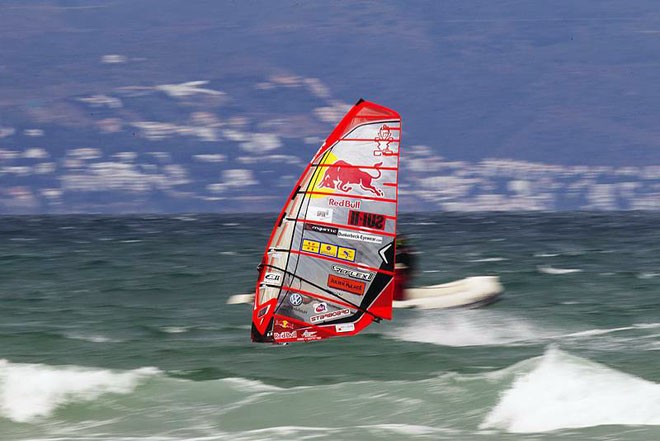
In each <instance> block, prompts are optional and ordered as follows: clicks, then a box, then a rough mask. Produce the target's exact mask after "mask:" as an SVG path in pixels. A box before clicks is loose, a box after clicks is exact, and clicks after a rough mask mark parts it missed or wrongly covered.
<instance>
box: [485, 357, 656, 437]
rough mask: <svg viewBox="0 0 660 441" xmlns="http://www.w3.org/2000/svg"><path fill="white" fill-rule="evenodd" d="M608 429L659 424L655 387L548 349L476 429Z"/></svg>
mask: <svg viewBox="0 0 660 441" xmlns="http://www.w3.org/2000/svg"><path fill="white" fill-rule="evenodd" d="M612 424H616V425H660V385H659V384H656V383H652V382H650V381H647V380H643V379H641V378H638V377H635V376H633V375H629V374H626V373H624V372H619V371H616V370H614V369H611V368H609V367H606V366H603V365H600V364H598V363H594V362H591V361H588V360H584V359H581V358H578V357H574V356H571V355H568V354H566V353H564V352H562V351H559V350H558V349H554V348H551V349H549V350H548V351H547V352H546V354H545V355H544V356H543V357H542V359H541V360H540V362H539V363H538V365H537V366H536V367H535V368H534V369H532V370H531V371H530V372H528V373H526V374H524V375H521V376H519V377H518V378H517V379H516V380H515V381H514V382H513V384H512V385H511V387H510V388H509V389H508V390H506V391H505V392H504V393H503V394H502V395H501V397H500V400H499V402H498V403H497V405H496V406H495V408H494V409H493V410H492V411H491V412H490V413H489V414H488V415H487V417H486V419H485V420H484V422H483V423H482V424H481V426H480V428H481V429H489V428H495V429H501V430H505V431H507V432H513V433H533V432H548V431H553V430H559V429H568V428H581V427H592V426H599V425H612Z"/></svg>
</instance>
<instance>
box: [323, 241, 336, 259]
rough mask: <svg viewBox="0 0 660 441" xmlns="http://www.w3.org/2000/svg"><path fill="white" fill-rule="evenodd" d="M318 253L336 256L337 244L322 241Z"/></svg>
mask: <svg viewBox="0 0 660 441" xmlns="http://www.w3.org/2000/svg"><path fill="white" fill-rule="evenodd" d="M320 253H321V254H323V255H324V256H330V257H337V245H332V244H330V243H322V244H321V251H320Z"/></svg>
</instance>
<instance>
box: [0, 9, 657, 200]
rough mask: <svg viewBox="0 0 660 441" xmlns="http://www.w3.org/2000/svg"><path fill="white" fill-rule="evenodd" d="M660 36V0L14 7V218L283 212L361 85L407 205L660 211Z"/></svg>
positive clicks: (9, 87)
mask: <svg viewBox="0 0 660 441" xmlns="http://www.w3.org/2000/svg"><path fill="white" fill-rule="evenodd" d="M659 36H660V10H658V9H657V5H656V2H653V1H650V0H648V1H633V2H619V1H601V2H591V1H553V2H529V1H501V2H492V1H485V0H484V1H470V2H465V1H442V2H436V1H419V2H399V1H379V2H367V1H364V2H299V1H278V2H270V1H225V2H218V1H211V0H208V1H202V0H199V1H194V2H191V1H183V0H141V1H132V0H113V1H100V0H61V1H58V0H41V1H40V0H35V1H30V2H25V1H19V0H6V1H4V2H2V4H0V213H22V212H53V213H54V212H70V211H82V212H88V211H93V212H134V211H159V212H160V211H271V210H277V209H278V208H279V206H280V205H281V203H282V200H283V198H284V197H286V194H288V192H289V191H290V188H291V186H292V185H293V183H294V181H295V179H296V178H297V176H298V175H299V173H300V172H301V170H302V168H303V166H304V164H305V163H306V162H307V161H308V160H309V158H310V157H311V156H312V155H313V153H314V152H315V151H316V149H317V148H318V146H319V144H320V142H321V141H322V139H323V138H324V137H325V136H326V135H327V134H328V132H329V131H330V130H331V128H332V127H333V125H334V124H335V123H336V122H337V121H338V119H339V118H340V117H341V116H342V114H343V112H345V110H346V109H347V108H348V107H349V106H350V104H352V103H353V102H355V101H356V100H357V99H358V98H360V97H364V98H366V99H370V100H373V101H376V102H379V103H382V104H385V105H387V106H390V107H393V108H395V109H397V110H398V111H399V112H400V113H401V115H402V116H403V126H404V132H403V140H404V143H403V146H402V151H403V155H404V156H403V164H404V170H403V173H402V182H401V183H402V191H401V196H402V200H401V202H402V208H403V209H406V210H419V209H451V210H471V209H506V210H509V209H511V210H520V209H523V210H528V209H543V210H555V209H580V208H583V209H584V208H586V209H617V208H623V209H660V148H659V143H660V141H658V140H659V139H660V133H659V132H660V129H659V128H658V126H657V123H656V122H657V120H658V114H659V113H660V99H659V98H660V97H659V96H658V95H659V94H660V92H659V89H658V88H657V87H656V83H657V72H656V69H655V67H656V66H655V63H656V61H655V59H656V58H657V57H656V54H657V53H658V51H659V50H660V37H659Z"/></svg>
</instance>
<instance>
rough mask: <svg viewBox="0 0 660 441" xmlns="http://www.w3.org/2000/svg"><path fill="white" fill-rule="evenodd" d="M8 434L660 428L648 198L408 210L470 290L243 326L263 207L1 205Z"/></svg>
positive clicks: (380, 436)
mask: <svg viewBox="0 0 660 441" xmlns="http://www.w3.org/2000/svg"><path fill="white" fill-rule="evenodd" d="M0 220H1V221H2V222H0V359H2V360H1V361H0V439H2V440H32V439H34V440H37V439H38V440H45V439H50V440H55V439H57V440H69V439H71V440H141V439H149V440H184V439H186V440H187V439H204V440H270V439H272V440H287V441H289V440H299V439H315V440H355V439H360V440H390V439H391V440H401V439H428V440H472V439H475V438H479V439H484V440H528V439H539V440H557V439H562V440H563V439H566V440H601V439H608V440H626V441H628V440H644V441H646V440H655V439H660V232H658V228H657V225H658V223H659V222H658V221H659V220H660V213H613V214H596V213H567V214H548V213H538V214H472V215H457V214H437V215H406V216H404V217H403V219H402V221H401V223H400V227H399V229H400V231H402V232H404V233H407V234H408V235H409V236H410V237H411V238H412V241H413V243H415V244H416V245H417V248H418V250H419V252H420V255H419V261H420V266H421V272H420V274H419V277H418V280H417V282H418V284H432V283H441V282H446V281H450V280H453V279H458V278H461V277H465V276H470V275H485V274H495V275H499V276H500V279H501V281H502V283H503V285H504V286H505V289H506V292H505V294H504V296H503V298H502V300H501V301H500V302H498V303H496V304H494V305H492V306H490V307H487V308H484V309H476V310H450V311H414V310H406V311H400V310H397V311H395V317H394V320H393V321H392V322H384V323H381V324H377V325H372V326H371V327H370V328H368V329H367V331H366V332H365V333H364V334H362V335H359V336H356V337H351V338H344V339H335V340H328V341H324V342H316V343H308V344H294V345H289V346H285V347H272V346H265V345H255V344H251V343H250V342H249V320H250V307H249V306H247V305H232V306H228V305H226V304H225V301H226V299H227V298H228V297H229V296H230V295H231V294H235V293H240V292H245V291H249V290H251V289H252V287H253V285H254V282H255V280H254V279H255V275H256V270H255V267H256V265H257V263H258V262H259V260H260V256H261V253H262V252H263V248H264V246H265V244H266V240H267V237H268V235H269V233H270V228H271V227H272V224H273V222H274V216H271V215H241V216H239V215H236V216H215V215H186V216H170V217H160V216H132V217H96V216H58V217H2V218H0Z"/></svg>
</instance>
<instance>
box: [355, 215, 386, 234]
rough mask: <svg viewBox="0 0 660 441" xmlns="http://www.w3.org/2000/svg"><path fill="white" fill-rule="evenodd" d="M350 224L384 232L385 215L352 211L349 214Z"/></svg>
mask: <svg viewBox="0 0 660 441" xmlns="http://www.w3.org/2000/svg"><path fill="white" fill-rule="evenodd" d="M348 223H349V225H355V226H358V227H366V228H373V229H376V230H384V229H385V215H383V214H378V213H367V212H366V211H355V210H350V211H349V212H348Z"/></svg>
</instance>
